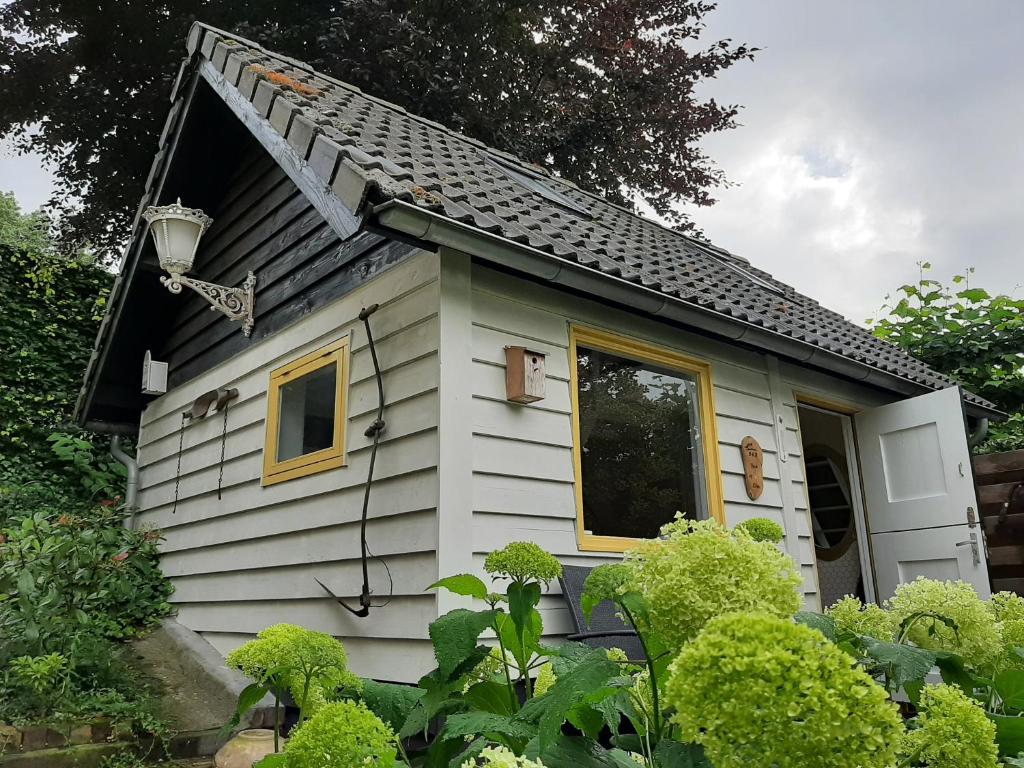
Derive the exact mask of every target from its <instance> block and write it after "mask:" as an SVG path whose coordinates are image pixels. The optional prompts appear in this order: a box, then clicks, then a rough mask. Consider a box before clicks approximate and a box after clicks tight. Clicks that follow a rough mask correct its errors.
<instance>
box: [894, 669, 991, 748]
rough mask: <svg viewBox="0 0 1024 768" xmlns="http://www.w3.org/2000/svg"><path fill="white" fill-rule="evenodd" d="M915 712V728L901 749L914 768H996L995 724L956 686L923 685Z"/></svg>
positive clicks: (904, 739) (907, 735)
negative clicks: (917, 766) (916, 715)
mask: <svg viewBox="0 0 1024 768" xmlns="http://www.w3.org/2000/svg"><path fill="white" fill-rule="evenodd" d="M918 710H919V712H920V714H919V715H918V717H917V725H918V727H917V728H916V729H914V730H912V731H910V732H908V733H907V734H906V736H904V737H903V744H902V746H901V748H900V752H901V753H902V755H903V756H904V757H905V758H907V759H909V760H912V761H913V764H914V765H926V766H928V768H998V766H999V760H998V755H999V750H998V748H997V747H996V726H995V723H993V722H992V721H991V720H989V719H988V717H987V716H986V715H985V710H983V709H982V707H981V705H980V704H979V703H978V702H976V701H974V700H973V699H971V698H969V697H968V696H967V695H966V694H965V693H964V692H963V691H961V690H960V689H959V688H958V687H956V686H952V685H928V686H925V688H924V690H923V691H922V693H921V703H920V705H919V707H918Z"/></svg>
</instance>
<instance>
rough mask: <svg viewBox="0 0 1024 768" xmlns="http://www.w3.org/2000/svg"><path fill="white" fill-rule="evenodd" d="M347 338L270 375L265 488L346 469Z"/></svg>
mask: <svg viewBox="0 0 1024 768" xmlns="http://www.w3.org/2000/svg"><path fill="white" fill-rule="evenodd" d="M347 382H348V337H345V338H344V339H340V340H338V341H336V342H334V343H333V344H328V345H327V346H325V347H321V348H320V349H318V350H316V351H314V352H311V353H310V354H308V355H304V356H303V357H300V358H299V359H297V360H293V361H292V362H290V363H288V364H287V365H283V366H281V367H280V368H277V369H275V370H273V371H272V372H271V373H270V385H269V387H268V389H267V434H266V445H265V449H264V453H263V484H264V485H271V484H273V483H279V482H282V481H284V480H291V479H293V478H296V477H304V476H306V475H311V474H314V473H316V472H323V471H324V470H328V469H334V468H335V467H341V466H344V464H345V390H346V386H347Z"/></svg>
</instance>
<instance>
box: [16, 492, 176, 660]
mask: <svg viewBox="0 0 1024 768" xmlns="http://www.w3.org/2000/svg"><path fill="white" fill-rule="evenodd" d="M122 521H123V513H122V512H121V511H120V510H119V509H118V508H117V507H116V506H115V505H113V504H112V503H109V504H95V505H94V504H90V503H77V504H76V503H73V502H71V501H69V500H67V499H66V498H63V497H61V496H59V495H58V494H57V493H55V492H52V491H51V490H49V489H48V488H47V487H45V486H42V485H36V486H30V487H26V488H18V489H7V490H6V491H0V593H3V594H6V595H9V596H10V599H7V600H3V601H0V614H5V618H3V619H0V624H6V623H10V624H11V625H12V626H13V627H15V628H16V629H17V631H16V632H12V633H11V634H10V635H9V637H10V640H9V641H6V642H4V643H3V644H2V645H0V663H3V662H4V660H5V658H10V657H11V656H16V655H28V656H40V655H45V654H47V653H52V652H57V653H64V654H67V652H68V650H69V645H70V643H71V642H72V641H73V640H74V639H75V638H77V637H79V636H81V635H83V634H90V635H97V636H100V637H107V638H127V637H131V636H133V635H135V634H137V633H138V632H139V630H141V629H143V628H145V627H148V626H150V625H152V624H153V623H155V622H156V621H157V620H158V619H159V618H161V617H162V616H165V615H167V614H168V613H169V612H170V611H171V606H170V604H169V603H168V602H167V600H168V598H169V597H170V595H171V592H172V591H173V588H172V587H171V584H170V582H169V581H167V580H166V579H164V578H163V575H162V574H161V573H160V568H159V562H158V552H157V544H158V543H159V541H160V534H159V532H157V531H152V530H143V531H131V530H128V529H127V528H125V527H124V526H123V525H122Z"/></svg>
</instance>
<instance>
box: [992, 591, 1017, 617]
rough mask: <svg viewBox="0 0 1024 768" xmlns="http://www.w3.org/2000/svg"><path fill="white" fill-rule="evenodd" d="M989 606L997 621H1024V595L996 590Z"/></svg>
mask: <svg viewBox="0 0 1024 768" xmlns="http://www.w3.org/2000/svg"><path fill="white" fill-rule="evenodd" d="M988 607H989V609H990V610H991V611H992V615H993V616H995V617H996V621H1024V597H1021V596H1020V595H1018V594H1016V593H1015V592H996V593H995V594H994V595H992V598H991V599H990V600H989V601H988Z"/></svg>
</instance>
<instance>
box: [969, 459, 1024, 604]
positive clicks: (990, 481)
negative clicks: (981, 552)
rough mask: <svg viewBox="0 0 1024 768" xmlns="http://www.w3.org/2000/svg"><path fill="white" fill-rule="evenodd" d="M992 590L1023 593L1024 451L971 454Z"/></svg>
mask: <svg viewBox="0 0 1024 768" xmlns="http://www.w3.org/2000/svg"><path fill="white" fill-rule="evenodd" d="M974 479H975V481H976V482H977V484H978V503H979V505H980V506H981V510H980V511H981V516H982V519H983V520H984V524H985V535H986V537H987V539H988V560H989V570H990V575H991V577H992V590H993V591H995V592H1001V591H1009V592H1016V593H1017V594H1019V595H1024V450H1021V451H1008V452H1006V453H990V454H988V455H986V456H975V457H974Z"/></svg>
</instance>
